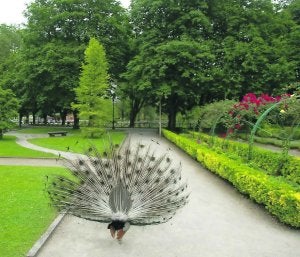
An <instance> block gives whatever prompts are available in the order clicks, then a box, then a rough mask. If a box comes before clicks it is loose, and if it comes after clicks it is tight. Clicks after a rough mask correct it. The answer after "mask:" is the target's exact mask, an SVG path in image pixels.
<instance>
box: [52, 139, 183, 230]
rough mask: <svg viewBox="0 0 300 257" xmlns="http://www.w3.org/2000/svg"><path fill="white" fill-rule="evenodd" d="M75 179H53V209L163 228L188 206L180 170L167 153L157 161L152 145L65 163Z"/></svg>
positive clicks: (92, 154) (112, 149)
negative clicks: (161, 225)
mask: <svg viewBox="0 0 300 257" xmlns="http://www.w3.org/2000/svg"><path fill="white" fill-rule="evenodd" d="M66 165H67V167H68V168H69V169H70V171H71V173H72V174H73V175H74V178H67V177H63V176H55V177H53V178H52V179H51V180H49V181H48V183H47V192H48V194H49V197H50V199H51V202H52V205H53V206H54V207H56V208H57V209H58V210H59V211H67V212H68V213H70V214H72V215H74V216H78V217H81V218H84V219H89V220H95V221H98V222H110V221H112V220H120V221H124V222H129V223H130V224H134V225H147V224H157V223H163V222H166V221H167V220H169V219H171V218H172V217H173V216H174V214H175V213H176V211H177V210H178V209H179V208H181V207H183V206H184V205H185V204H186V203H187V202H188V192H187V184H186V182H183V181H182V177H181V165H180V164H179V165H177V166H174V165H173V162H172V160H171V159H170V157H169V156H168V154H163V155H160V156H157V155H156V154H155V151H153V150H152V149H151V147H150V146H148V147H146V146H145V145H143V144H141V143H138V144H136V145H132V144H131V143H130V141H128V143H126V144H125V145H124V146H123V147H122V148H120V149H116V148H115V147H114V146H113V145H111V146H110V149H109V151H107V152H105V153H103V155H102V156H100V153H99V152H98V151H97V150H96V149H95V148H94V147H91V149H90V151H89V153H88V154H87V158H86V159H84V158H79V159H77V160H74V161H67V163H66Z"/></svg>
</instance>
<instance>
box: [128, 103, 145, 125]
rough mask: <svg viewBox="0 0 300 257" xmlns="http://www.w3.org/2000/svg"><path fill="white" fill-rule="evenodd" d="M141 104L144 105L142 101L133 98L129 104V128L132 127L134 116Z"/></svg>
mask: <svg viewBox="0 0 300 257" xmlns="http://www.w3.org/2000/svg"><path fill="white" fill-rule="evenodd" d="M143 105H144V102H143V101H137V100H134V101H133V103H132V104H131V109H130V117H129V121H130V122H129V127H130V128H134V125H135V119H136V116H137V115H138V113H139V111H140V110H141V108H142V106H143Z"/></svg>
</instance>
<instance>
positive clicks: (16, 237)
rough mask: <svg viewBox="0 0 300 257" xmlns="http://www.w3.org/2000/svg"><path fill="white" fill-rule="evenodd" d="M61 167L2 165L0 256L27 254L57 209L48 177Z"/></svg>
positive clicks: (65, 173)
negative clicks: (48, 188) (49, 192)
mask: <svg viewBox="0 0 300 257" xmlns="http://www.w3.org/2000/svg"><path fill="white" fill-rule="evenodd" d="M54 174H56V175H68V173H67V171H66V170H65V169H62V168H57V167H56V168H48V167H42V168H41V167H21V166H0V209H1V212H0V256H5V257H16V256H25V255H26V253H27V252H28V251H29V249H30V248H31V247H32V246H33V244H34V243H35V242H36V241H37V240H38V239H39V237H40V236H41V235H42V234H43V233H44V232H45V231H46V229H47V227H48V226H49V225H50V223H51V222H52V220H53V219H54V218H55V216H56V212H55V211H54V210H53V209H52V208H51V207H50V204H49V200H48V197H47V195H46V193H45V192H44V189H45V185H44V184H45V182H46V176H49V175H54Z"/></svg>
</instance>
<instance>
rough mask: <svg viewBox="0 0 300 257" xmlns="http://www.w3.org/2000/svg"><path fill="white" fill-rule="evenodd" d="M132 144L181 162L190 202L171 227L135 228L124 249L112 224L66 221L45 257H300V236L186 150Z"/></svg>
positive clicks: (150, 138) (142, 136)
mask: <svg viewBox="0 0 300 257" xmlns="http://www.w3.org/2000/svg"><path fill="white" fill-rule="evenodd" d="M131 138H132V141H143V142H145V143H152V144H153V145H154V146H156V147H157V151H162V152H164V151H166V150H167V149H168V148H169V147H171V148H172V150H171V151H170V154H171V157H172V158H173V159H174V160H175V161H181V162H182V166H183V171H182V172H183V176H184V177H185V178H186V179H187V180H188V183H189V188H190V191H191V195H190V202H189V204H188V205H187V206H185V207H184V208H183V209H182V210H181V211H179V213H177V215H175V217H174V218H173V219H172V220H170V221H169V222H168V223H165V224H160V225H153V226H131V228H130V230H129V231H128V232H127V234H126V235H125V237H124V240H123V242H122V244H119V243H118V242H117V241H116V240H113V239H112V238H111V237H110V235H109V231H108V230H107V228H106V227H107V224H100V223H96V222H92V221H86V220H83V219H79V218H76V217H72V216H66V217H65V218H64V219H63V221H62V222H61V223H60V225H59V226H58V227H57V229H56V230H55V232H54V233H53V235H52V236H51V237H50V239H49V240H48V241H47V242H46V244H45V245H44V247H43V248H42V249H41V250H40V252H39V254H38V256H39V257H53V256H55V257H96V256H101V257H138V256H141V257H160V256H161V257H200V256H201V257H219V256H220V257H254V256H255V257H299V256H300V247H299V245H300V232H299V230H295V229H291V228H289V227H287V226H285V225H282V224H280V223H278V222H277V221H276V220H275V219H274V218H272V216H271V215H270V214H268V212H267V211H265V210H264V208H262V207H261V206H259V205H257V204H255V203H253V202H252V201H250V200H249V199H247V198H245V197H243V196H242V195H241V194H240V193H238V192H237V191H236V190H235V189H234V188H233V187H232V186H231V185H230V184H229V183H227V182H226V181H224V180H222V179H221V178H219V177H218V176H216V175H214V174H212V173H211V172H209V171H207V170H205V169H203V168H202V167H201V166H200V165H199V164H198V163H197V162H196V161H194V160H192V159H191V158H190V157H188V156H187V155H186V154H185V153H183V152H182V151H181V150H179V149H177V148H176V147H174V146H173V145H171V144H170V143H169V142H167V141H166V140H165V139H161V138H158V137H157V136H156V135H154V134H153V133H151V132H142V133H133V134H132V135H131Z"/></svg>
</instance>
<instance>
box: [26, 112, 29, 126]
mask: <svg viewBox="0 0 300 257" xmlns="http://www.w3.org/2000/svg"><path fill="white" fill-rule="evenodd" d="M26 124H27V125H29V113H27V114H26Z"/></svg>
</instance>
